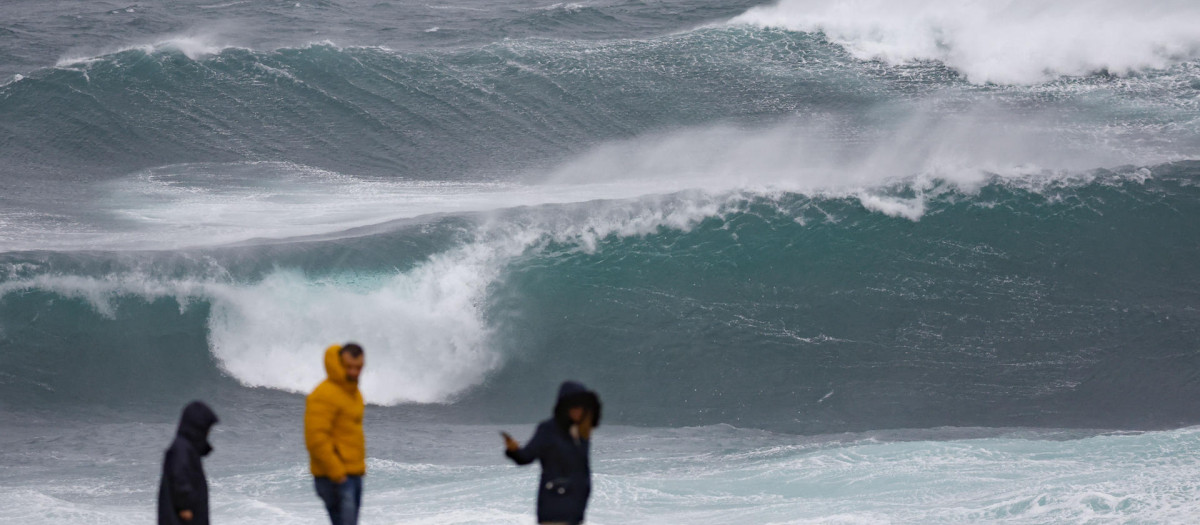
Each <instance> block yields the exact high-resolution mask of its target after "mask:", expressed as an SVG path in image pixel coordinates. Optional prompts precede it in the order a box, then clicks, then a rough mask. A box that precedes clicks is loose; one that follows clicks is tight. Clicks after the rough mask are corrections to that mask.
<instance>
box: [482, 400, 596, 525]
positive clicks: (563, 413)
mask: <svg viewBox="0 0 1200 525" xmlns="http://www.w3.org/2000/svg"><path fill="white" fill-rule="evenodd" d="M599 425H600V398H599V397H598V396H597V395H596V393H595V392H592V391H590V390H588V389H587V388H586V387H584V386H583V385H582V384H580V383H577V382H575V381H566V382H564V383H563V384H562V386H561V387H559V389H558V403H557V404H555V406H554V417H552V418H550V419H547V420H546V421H543V422H541V423H540V424H539V425H538V427H537V431H535V432H534V434H533V437H532V438H530V440H529V443H526V444H525V446H524V447H522V446H521V445H520V443H517V441H516V440H514V439H513V438H512V436H510V435H508V434H507V433H504V444H505V447H506V449H507V450H506V451H505V455H507V456H508V457H509V458H510V459H512V460H513V461H515V462H516V463H517V464H518V465H528V464H530V463H532V462H533V461H534V460H538V461H541V463H542V477H541V482H540V483H539V484H538V498H537V520H538V523H544V524H551V523H553V524H559V523H561V524H571V525H577V524H579V523H583V513H584V510H586V509H587V503H588V496H590V495H591V493H592V468H591V465H590V462H589V452H590V450H591V437H592V429H593V428H596V427H597V426H599Z"/></svg>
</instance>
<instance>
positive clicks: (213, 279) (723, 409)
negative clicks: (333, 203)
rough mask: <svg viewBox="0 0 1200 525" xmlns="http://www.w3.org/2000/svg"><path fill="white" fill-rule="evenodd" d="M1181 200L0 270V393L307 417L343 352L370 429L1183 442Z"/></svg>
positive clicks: (806, 208)
mask: <svg viewBox="0 0 1200 525" xmlns="http://www.w3.org/2000/svg"><path fill="white" fill-rule="evenodd" d="M1198 180H1200V167H1197V166H1196V164H1195V163H1176V164H1169V165H1162V166H1157V167H1154V168H1153V169H1146V168H1142V169H1134V168H1130V169H1129V170H1128V171H1125V172H1093V173H1090V174H1086V176H1085V175H1082V174H1081V175H1080V176H1079V177H1077V178H1076V180H1069V181H1068V180H1064V179H1062V178H1057V177H1050V178H1038V177H1027V178H1025V179H1021V180H1014V179H993V180H991V181H990V182H988V183H986V184H984V185H982V186H981V187H979V188H978V189H977V190H976V191H973V192H965V191H962V190H959V189H955V188H954V187H951V186H948V185H945V184H943V183H936V182H935V183H932V185H920V184H915V183H909V184H901V185H898V186H894V187H892V188H890V189H887V190H886V191H879V192H876V193H874V194H860V195H852V196H836V195H826V196H821V195H805V194H798V193H787V192H783V193H776V194H755V193H745V192H736V193H733V194H724V195H712V194H707V193H703V192H702V193H694V192H686V193H681V194H675V195H673V196H667V197H656V198H653V199H634V200H620V201H597V202H593V203H587V204H574V205H543V206H535V207H528V208H513V209H510V210H506V211H500V212H492V213H487V214H481V215H476V214H466V215H453V216H445V217H443V218H434V219H430V220H420V221H416V222H415V223H414V222H407V221H406V222H402V223H397V224H395V225H393V226H390V227H388V228H384V229H383V231H375V232H368V233H365V234H363V235H361V236H356V237H349V238H344V237H339V238H333V239H329V240H321V239H316V240H311V241H295V242H289V243H282V244H270V245H250V246H245V247H230V248H218V249H205V250H192V251H183V252H178V251H172V252H126V253H104V252H78V253H54V252H21V253H10V254H7V255H5V256H4V259H3V264H4V267H5V268H6V269H7V273H8V275H9V277H8V278H6V279H5V281H4V282H3V284H0V292H3V294H4V295H3V297H2V299H0V319H4V325H3V333H4V343H3V344H4V346H5V347H6V348H5V349H4V351H3V352H0V355H2V356H3V359H4V360H5V362H4V363H3V364H4V367H3V369H4V370H16V371H19V373H15V374H11V375H9V376H8V377H7V378H6V380H5V381H4V383H3V384H2V386H0V388H3V389H4V394H5V397H6V399H28V398H33V400H34V402H51V401H55V400H71V399H74V397H75V396H82V395H85V393H87V395H95V392H96V391H97V390H100V391H103V392H106V393H107V394H106V395H112V396H115V397H120V395H122V393H123V392H127V391H128V390H129V389H136V388H161V389H163V390H164V391H167V390H171V389H175V390H178V389H179V388H180V387H179V385H180V383H179V381H183V384H200V383H204V382H206V381H218V382H219V381H220V380H219V379H216V378H219V377H220V376H221V375H222V374H227V376H228V377H232V378H233V379H235V380H237V381H238V382H240V383H242V384H245V385H249V386H265V387H271V388H279V389H284V390H290V391H296V392H302V391H305V390H307V389H308V388H311V385H312V384H314V383H315V382H317V381H319V379H320V378H321V374H322V373H323V372H322V371H321V370H320V364H319V362H318V360H317V359H315V358H314V356H315V355H317V354H318V353H319V351H320V348H319V347H320V346H321V345H320V344H316V343H314V341H316V342H322V343H323V342H325V341H338V340H345V339H351V338H353V339H356V340H358V341H360V342H361V343H363V344H364V345H365V346H366V347H367V348H368V349H369V350H370V349H374V350H375V351H374V352H372V353H371V366H370V369H369V372H368V375H367V376H365V377H364V384H363V388H364V391H365V393H366V395H367V397H368V400H370V401H373V402H378V403H387V404H391V403H406V402H419V403H452V404H453V405H454V407H455V409H457V410H466V411H468V412H476V411H478V412H479V413H482V414H489V415H490V417H498V418H503V417H505V416H506V415H507V416H512V415H514V414H519V413H520V412H521V411H523V410H526V409H528V408H529V407H524V406H518V404H514V403H512V402H511V401H507V400H512V399H535V398H537V395H536V393H537V392H542V391H547V390H550V389H552V388H553V385H554V384H555V383H556V382H557V381H558V380H560V379H561V377H565V376H572V377H580V378H583V379H585V380H587V381H590V382H593V383H596V384H602V385H605V396H606V399H608V400H609V402H610V403H612V405H613V406H615V407H620V408H618V409H617V410H616V412H615V414H614V416H613V417H614V418H616V419H617V420H618V421H622V422H626V423H636V424H647V425H663V424H666V425H671V426H674V425H696V424H715V423H729V424H735V425H740V426H753V427H760V428H770V429H781V430H788V431H801V432H834V431H841V430H859V429H870V428H897V427H911V426H922V427H924V426H945V425H953V426H1022V425H1028V426H1054V427H1061V426H1090V427H1108V428H1141V427H1159V426H1171V425H1177V424H1183V423H1187V422H1191V421H1195V420H1196V417H1197V416H1198V415H1200V414H1197V412H1196V409H1195V408H1194V404H1192V403H1189V402H1187V401H1186V400H1187V399H1190V396H1188V395H1185V394H1187V393H1192V392H1193V391H1194V390H1195V389H1196V382H1195V381H1194V377H1193V375H1194V374H1192V372H1191V371H1192V370H1194V369H1195V367H1194V364H1195V363H1194V360H1195V359H1196V357H1195V354H1194V348H1193V346H1194V342H1195V341H1194V337H1192V335H1194V334H1195V333H1196V331H1197V330H1198V329H1200V316H1198V315H1197V313H1196V311H1195V308H1194V305H1195V304H1196V299H1197V296H1198V294H1200V273H1198V272H1197V270H1196V267H1195V265H1194V264H1192V261H1194V260H1196V257H1197V256H1200V253H1197V250H1198V249H1200V245H1197V244H1196V242H1195V239H1197V238H1200V231H1198V230H1197V228H1196V226H1195V224H1194V222H1195V221H1190V220H1187V218H1188V217H1191V216H1193V215H1192V214H1195V213H1200V189H1198V188H1200V186H1198V185H1197V181H1198ZM914 209H917V210H919V215H917V216H912V215H910V214H911V213H913V212H912V211H911V210H914ZM914 219H916V220H914ZM97 334H104V336H103V337H97ZM84 349H88V350H84ZM81 356H86V357H84V359H86V360H88V362H89V365H88V366H86V367H79V366H74V365H71V366H65V367H56V366H52V365H51V363H70V362H73V361H76V360H78V359H80V358H81ZM210 359H211V360H212V363H211V364H206V362H208V361H209V360H210ZM180 363H191V364H190V365H186V368H181V367H182V366H183V365H181V364H180ZM185 369H186V370H188V371H187V372H184V371H183V370H185ZM180 375H185V376H189V378H188V379H181V378H180V377H178V376H180ZM146 382H149V383H151V384H150V385H145V384H144V383H146ZM184 390H186V389H184ZM164 395H165V392H164ZM647 399H652V400H654V401H653V402H645V400H647ZM1097 406H1103V407H1105V408H1104V410H1102V411H1097V410H1095V407H1097Z"/></svg>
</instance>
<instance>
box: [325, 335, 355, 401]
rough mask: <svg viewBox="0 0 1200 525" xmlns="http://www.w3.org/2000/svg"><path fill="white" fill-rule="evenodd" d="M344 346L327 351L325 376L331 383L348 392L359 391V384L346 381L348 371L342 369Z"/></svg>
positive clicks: (332, 347) (337, 346)
mask: <svg viewBox="0 0 1200 525" xmlns="http://www.w3.org/2000/svg"><path fill="white" fill-rule="evenodd" d="M341 351H342V345H333V346H330V347H329V348H326V349H325V374H326V375H328V376H329V382H331V383H333V384H335V385H337V386H339V387H342V388H344V389H346V390H357V389H358V384H356V383H352V382H350V381H347V380H346V369H345V368H343V367H342V356H341V354H339V352H341Z"/></svg>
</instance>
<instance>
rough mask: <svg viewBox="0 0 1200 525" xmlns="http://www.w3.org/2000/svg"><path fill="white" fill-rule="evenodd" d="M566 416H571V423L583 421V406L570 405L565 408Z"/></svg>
mask: <svg viewBox="0 0 1200 525" xmlns="http://www.w3.org/2000/svg"><path fill="white" fill-rule="evenodd" d="M567 417H569V418H571V422H572V423H578V422H580V421H583V407H571V408H570V409H568V410H567Z"/></svg>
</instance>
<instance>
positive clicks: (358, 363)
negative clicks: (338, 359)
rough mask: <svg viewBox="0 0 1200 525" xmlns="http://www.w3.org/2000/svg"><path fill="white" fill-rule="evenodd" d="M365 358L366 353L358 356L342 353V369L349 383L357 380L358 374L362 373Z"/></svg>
mask: <svg viewBox="0 0 1200 525" xmlns="http://www.w3.org/2000/svg"><path fill="white" fill-rule="evenodd" d="M366 360H367V356H366V354H363V355H360V356H358V357H352V356H351V355H350V354H342V370H345V371H346V381H349V382H351V383H357V382H358V375H359V374H361V373H362V368H363V363H365V362H366Z"/></svg>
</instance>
